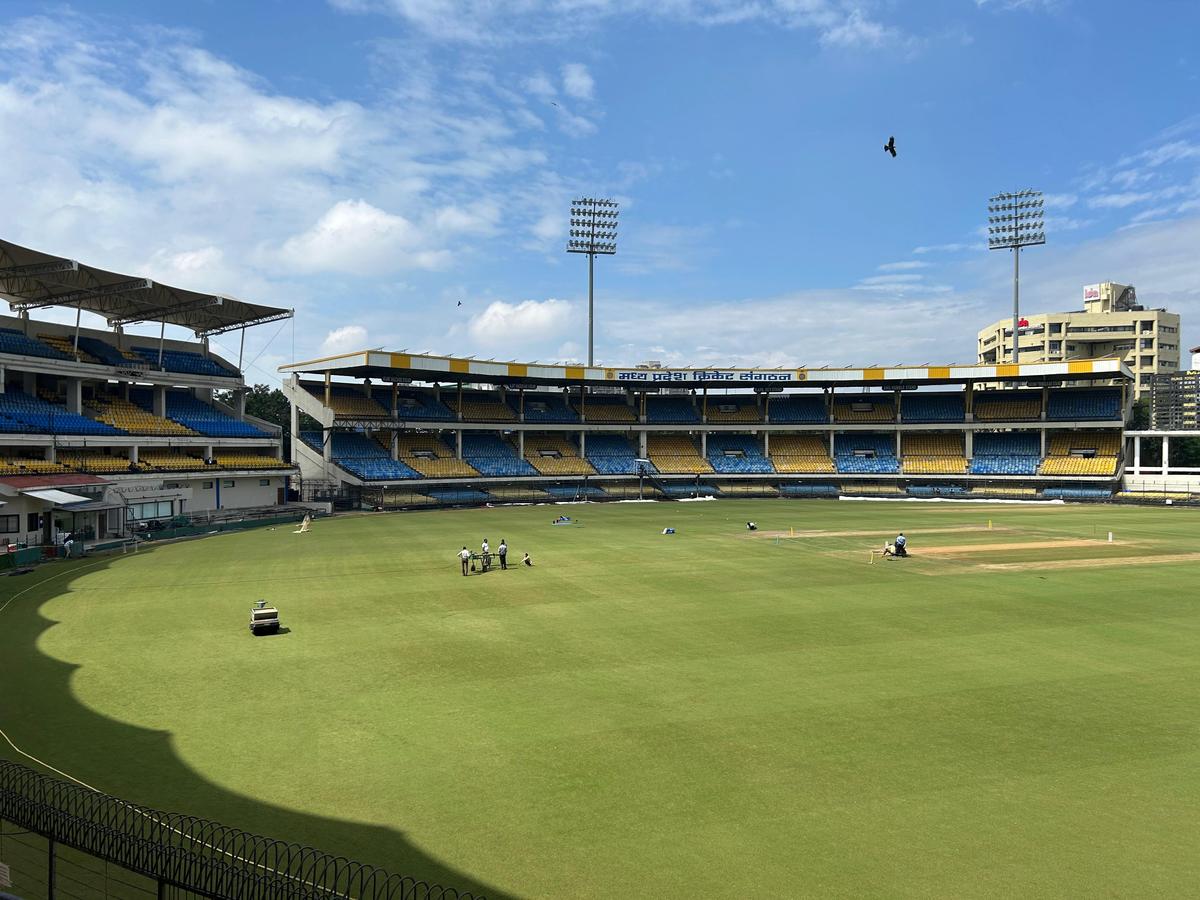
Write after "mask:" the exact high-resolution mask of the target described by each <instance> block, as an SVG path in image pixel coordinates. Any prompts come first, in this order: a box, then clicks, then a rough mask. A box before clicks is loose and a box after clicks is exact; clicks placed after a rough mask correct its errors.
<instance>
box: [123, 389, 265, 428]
mask: <svg viewBox="0 0 1200 900" xmlns="http://www.w3.org/2000/svg"><path fill="white" fill-rule="evenodd" d="M129 399H130V400H131V401H132V402H134V403H136V404H137V405H138V406H140V407H141V408H142V409H144V410H145V411H146V412H150V411H151V410H152V409H154V392H153V391H152V390H150V389H148V388H132V389H130V391H129ZM167 418H168V419H171V420H172V421H174V422H178V423H179V424H180V425H182V426H183V427H184V428H190V429H191V430H192V431H194V432H196V433H197V434H203V435H207V436H208V437H219V438H225V437H234V438H237V437H252V438H261V437H266V436H267V434H266V432H264V431H261V430H260V429H258V428H255V427H254V426H253V425H251V424H250V423H249V422H242V421H239V420H238V419H235V418H234V417H233V416H230V415H227V414H225V413H223V412H221V411H220V410H219V409H217V408H216V407H215V406H210V405H209V404H207V403H205V402H204V401H203V400H200V399H198V398H197V397H196V396H195V395H194V394H191V393H189V392H187V391H167Z"/></svg>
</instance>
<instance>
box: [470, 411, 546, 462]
mask: <svg viewBox="0 0 1200 900" xmlns="http://www.w3.org/2000/svg"><path fill="white" fill-rule="evenodd" d="M505 408H506V409H507V407H505ZM462 448H463V459H465V460H466V461H467V462H469V463H470V464H471V465H472V466H474V467H475V468H476V469H478V470H479V473H480V474H481V475H491V476H497V475H501V476H509V475H514V476H516V475H537V474H538V471H537V469H535V468H534V467H533V466H531V465H530V464H529V462H528V461H527V460H524V459H521V457H519V456H517V451H516V450H515V449H514V448H513V446H512V444H510V443H508V442H507V441H505V440H502V439H501V438H499V437H497V436H496V435H494V434H470V433H468V434H464V435H463V439H462Z"/></svg>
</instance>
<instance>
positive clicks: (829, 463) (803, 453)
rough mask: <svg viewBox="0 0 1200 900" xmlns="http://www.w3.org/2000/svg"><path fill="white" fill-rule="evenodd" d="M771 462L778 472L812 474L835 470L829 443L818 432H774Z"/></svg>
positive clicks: (771, 441) (771, 442)
mask: <svg viewBox="0 0 1200 900" xmlns="http://www.w3.org/2000/svg"><path fill="white" fill-rule="evenodd" d="M770 444H771V462H772V463H773V464H774V466H775V471H776V472H783V473H786V474H806V473H809V474H812V473H826V472H833V471H835V468H834V465H833V460H832V459H830V458H829V444H828V442H827V441H826V440H824V439H823V438H822V437H821V436H820V435H816V434H773V435H771V439H770Z"/></svg>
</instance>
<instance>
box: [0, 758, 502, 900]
mask: <svg viewBox="0 0 1200 900" xmlns="http://www.w3.org/2000/svg"><path fill="white" fill-rule="evenodd" d="M0 863H3V864H4V865H6V866H8V868H9V871H10V879H11V882H12V884H11V887H0V889H3V890H8V891H11V892H13V893H15V895H16V896H18V897H21V898H22V900H41V898H47V900H59V898H64V900H92V898H95V897H105V898H111V900H124V898H129V900H142V898H169V900H191V898H214V900H226V898H227V900H335V898H353V900H482V898H479V896H478V895H477V894H471V893H468V892H466V891H457V890H455V889H453V888H448V887H442V886H440V885H436V884H430V883H427V882H424V881H420V880H418V879H415V878H411V877H407V876H403V875H396V874H391V873H388V872H385V871H384V870H382V869H377V868H375V867H373V866H368V865H365V864H363V863H359V862H355V861H354V860H350V859H346V858H345V857H335V856H331V855H330V854H327V853H323V852H322V851H320V850H315V849H313V848H312V847H304V846H301V845H299V844H290V843H286V842H284V841H278V840H274V839H272V838H267V837H262V836H260V835H256V834H249V833H247V832H244V831H239V830H238V829H236V828H229V827H226V826H224V825H221V824H219V823H216V822H209V821H206V820H204V819H197V818H194V817H192V816H185V815H179V814H177V813H166V812H161V811H159V810H155V809H150V808H147V807H144V806H137V805H135V804H132V803H128V802H126V801H124V800H121V799H119V798H117V797H110V796H108V795H107V794H101V793H98V792H96V791H91V790H88V789H86V788H83V787H79V786H77V785H73V784H69V783H67V782H65V781H60V780H58V779H55V778H51V777H49V776H46V775H41V774H39V773H37V772H35V771H33V770H32V769H29V768H27V767H25V766H22V765H19V764H17V763H13V762H7V761H4V760H0ZM0 872H3V869H0Z"/></svg>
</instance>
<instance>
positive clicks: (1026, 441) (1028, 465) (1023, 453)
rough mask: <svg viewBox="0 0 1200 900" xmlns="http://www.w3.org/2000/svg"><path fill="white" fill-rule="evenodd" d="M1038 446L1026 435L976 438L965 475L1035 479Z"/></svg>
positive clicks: (1001, 434) (1039, 460) (1038, 460)
mask: <svg viewBox="0 0 1200 900" xmlns="http://www.w3.org/2000/svg"><path fill="white" fill-rule="evenodd" d="M1041 459H1042V457H1041V442H1040V440H1039V439H1038V436H1037V435H1036V434H1032V433H1029V432H1017V431H1013V432H1004V433H997V434H988V433H986V432H985V433H980V434H976V435H975V441H974V452H973V458H972V460H971V465H970V468H969V470H968V471H970V473H971V474H972V475H1036V474H1037V470H1038V464H1039V463H1040V462H1041Z"/></svg>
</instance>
